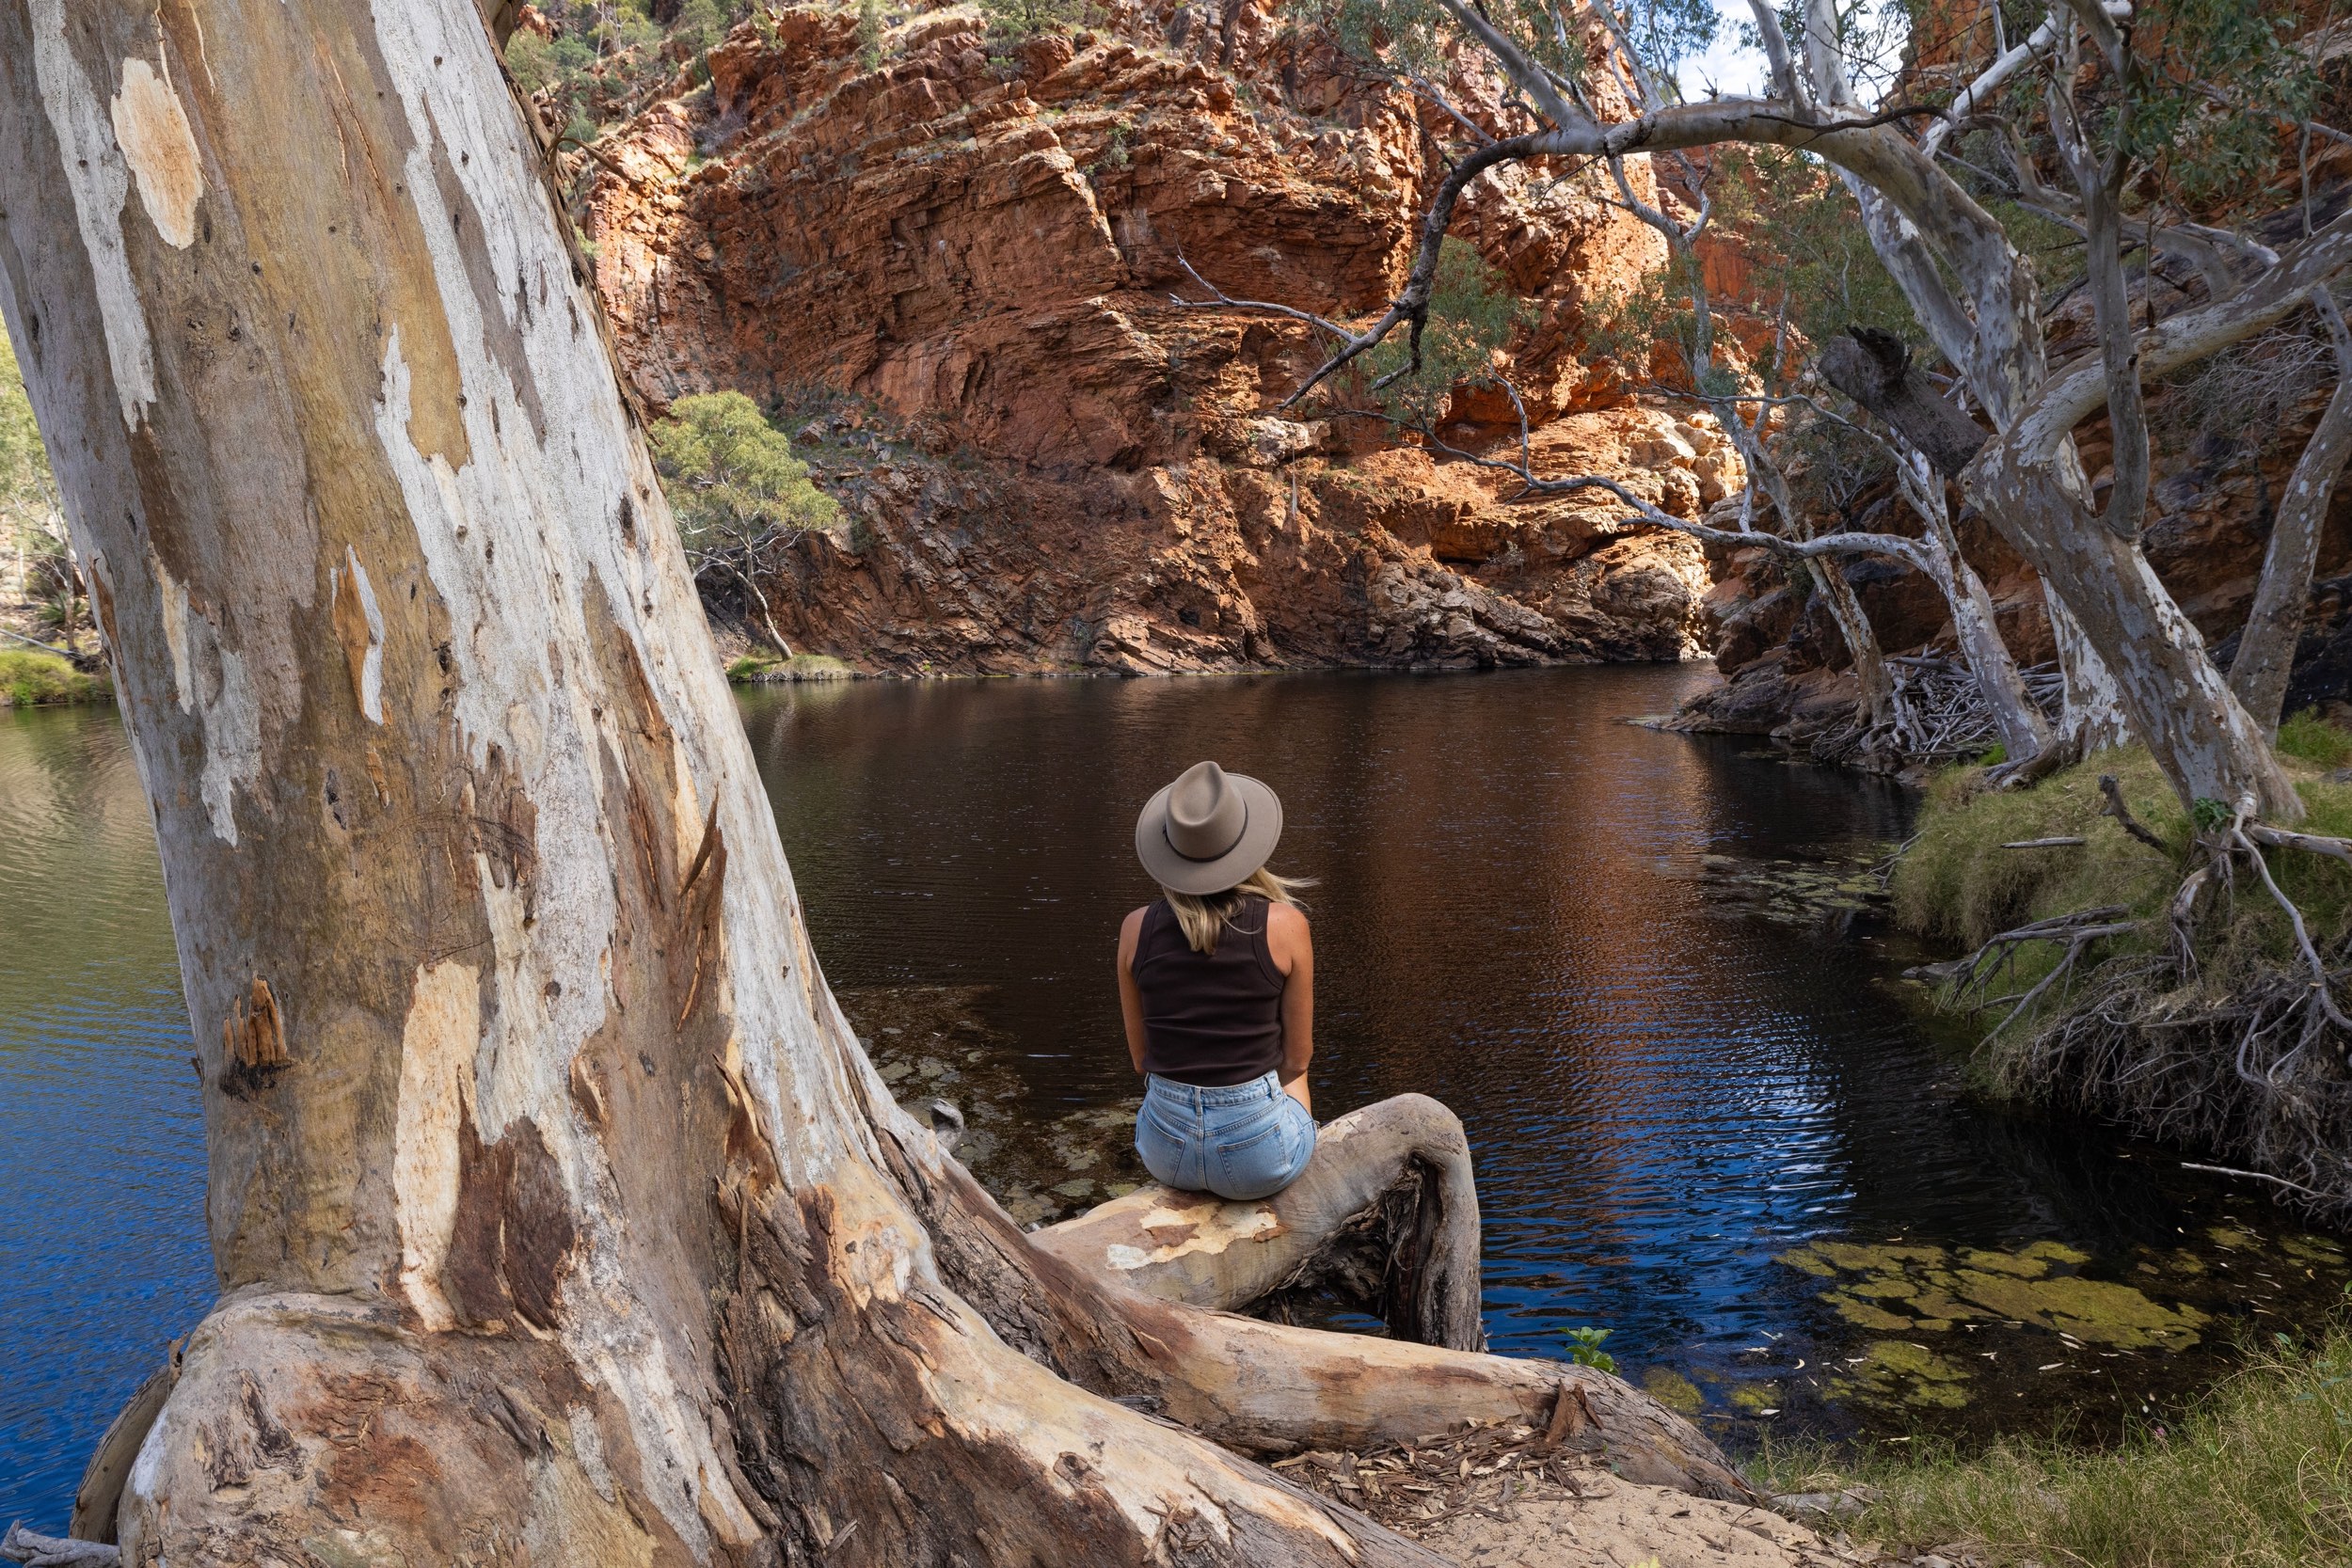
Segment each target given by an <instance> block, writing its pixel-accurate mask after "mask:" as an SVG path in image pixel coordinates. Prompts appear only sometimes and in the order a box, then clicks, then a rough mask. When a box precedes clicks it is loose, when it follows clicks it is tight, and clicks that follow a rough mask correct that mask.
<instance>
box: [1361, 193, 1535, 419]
mask: <svg viewBox="0 0 2352 1568" xmlns="http://www.w3.org/2000/svg"><path fill="white" fill-rule="evenodd" d="M1528 313H1529V307H1528V305H1527V303H1526V302H1525V301H1523V300H1521V299H1520V298H1519V296H1518V294H1516V293H1512V292H1511V289H1510V286H1509V285H1508V284H1506V283H1505V282H1503V281H1502V278H1501V277H1499V276H1498V275H1497V274H1496V272H1495V270H1494V269H1493V268H1492V267H1490V266H1488V265H1487V264H1486V259H1485V258H1484V257H1482V256H1480V255H1479V254H1478V250H1477V248H1476V247H1475V246H1473V245H1470V244H1468V243H1467V242H1465V241H1462V240H1457V239H1454V238H1453V237H1452V236H1450V235H1449V236H1448V237H1447V238H1446V240H1445V243H1444V245H1442V246H1441V247H1440V248H1439V250H1438V277H1437V281H1436V283H1435V284H1434V285H1432V287H1431V289H1430V293H1429V323H1428V325H1426V326H1424V327H1423V328H1422V334H1421V368H1420V369H1419V370H1417V371H1414V372H1412V373H1410V374H1408V375H1401V376H1398V377H1397V379H1396V380H1394V381H1392V382H1390V383H1389V385H1388V386H1386V387H1382V386H1380V383H1381V382H1382V381H1383V380H1386V379H1387V378H1388V377H1389V376H1391V375H1395V374H1396V372H1399V371H1402V370H1404V369H1405V368H1406V366H1407V365H1408V364H1409V363H1410V362H1411V359H1410V355H1411V350H1410V348H1409V346H1408V344H1407V343H1406V340H1405V339H1403V338H1401V337H1398V338H1391V339H1390V340H1388V341H1385V342H1383V343H1381V344H1380V346H1379V347H1377V348H1375V349H1374V350H1373V351H1372V352H1371V353H1370V354H1368V355H1366V356H1364V371H1363V374H1362V378H1361V379H1362V384H1363V387H1364V389H1365V394H1366V395H1367V396H1368V397H1369V398H1370V399H1371V400H1372V401H1373V402H1374V403H1375V404H1378V405H1379V407H1380V408H1381V410H1382V411H1383V412H1385V413H1386V414H1388V415H1389V416H1390V417H1391V418H1392V419H1394V420H1397V421H1398V422H1399V423H1401V424H1405V425H1408V426H1415V427H1422V428H1434V427H1435V426H1436V425H1437V423H1438V421H1439V420H1442V419H1443V418H1444V417H1445V410H1446V403H1447V401H1448V400H1449V399H1451V398H1452V397H1453V395H1454V388H1456V387H1465V386H1478V385H1481V384H1483V383H1487V382H1491V381H1492V380H1493V379H1494V375H1495V356H1496V354H1498V353H1499V352H1501V351H1502V348H1503V346H1504V345H1505V344H1507V343H1508V342H1509V341H1511V334H1512V333H1514V332H1516V331H1517V330H1518V328H1519V326H1520V325H1521V324H1522V323H1523V322H1524V321H1525V320H1526V318H1527V316H1528Z"/></svg>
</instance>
